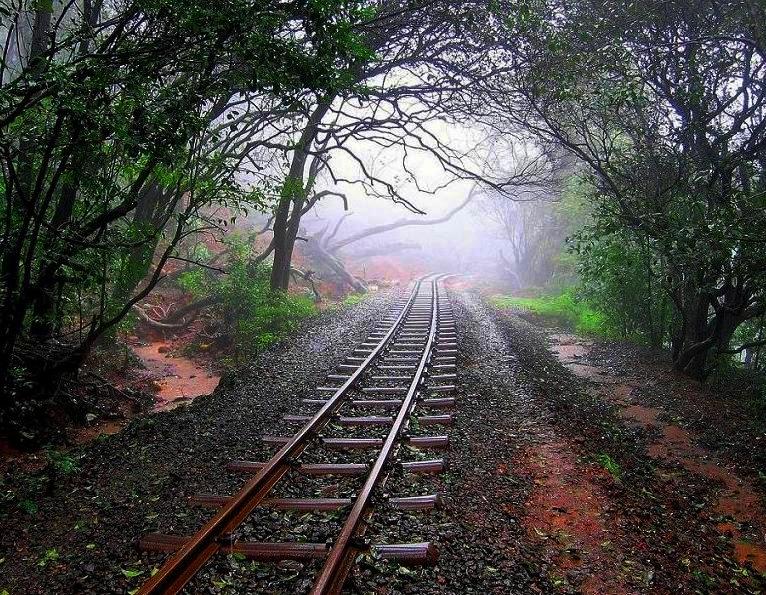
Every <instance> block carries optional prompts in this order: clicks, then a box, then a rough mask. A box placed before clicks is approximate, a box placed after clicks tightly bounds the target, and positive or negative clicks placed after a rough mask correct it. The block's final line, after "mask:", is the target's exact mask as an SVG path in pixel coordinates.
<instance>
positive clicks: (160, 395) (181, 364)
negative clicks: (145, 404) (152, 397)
mask: <svg viewBox="0 0 766 595" xmlns="http://www.w3.org/2000/svg"><path fill="white" fill-rule="evenodd" d="M131 349H132V350H133V352H134V353H135V354H136V356H138V358H139V360H140V362H141V364H142V365H143V367H144V369H145V373H146V375H147V376H148V377H149V378H151V382H152V384H153V388H154V390H155V394H156V397H157V402H156V403H155V405H154V407H153V411H155V412H156V411H170V410H171V409H174V408H175V407H177V406H178V405H180V404H181V403H183V402H186V401H191V400H192V399H195V398H196V397H201V396H205V395H209V394H211V393H212V392H213V391H214V390H215V388H216V387H217V386H218V383H219V382H220V380H221V377H220V376H219V375H218V374H216V373H215V372H213V371H212V370H211V367H210V366H209V365H205V364H203V363H202V362H199V363H198V362H196V361H193V360H191V359H189V358H187V357H183V356H180V355H177V353H175V350H174V348H173V345H172V343H170V342H169V341H163V340H159V341H151V342H138V341H137V342H135V344H133V345H132V346H131Z"/></svg>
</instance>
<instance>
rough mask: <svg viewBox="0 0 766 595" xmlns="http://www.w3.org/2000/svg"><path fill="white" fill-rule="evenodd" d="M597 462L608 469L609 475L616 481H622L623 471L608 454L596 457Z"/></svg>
mask: <svg viewBox="0 0 766 595" xmlns="http://www.w3.org/2000/svg"><path fill="white" fill-rule="evenodd" d="M596 462H597V463H598V464H599V465H601V466H602V467H603V468H604V469H606V470H607V471H608V472H609V474H610V475H611V476H612V477H614V478H615V479H620V476H621V475H622V469H621V468H620V465H619V463H618V462H617V461H615V460H614V459H613V458H612V457H610V456H609V455H608V454H606V453H602V454H600V455H597V456H596Z"/></svg>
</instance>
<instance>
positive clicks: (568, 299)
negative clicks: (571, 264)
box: [491, 288, 612, 335]
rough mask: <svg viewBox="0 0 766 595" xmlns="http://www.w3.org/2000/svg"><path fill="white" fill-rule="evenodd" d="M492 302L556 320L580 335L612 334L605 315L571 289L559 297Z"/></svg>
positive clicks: (508, 298)
mask: <svg viewBox="0 0 766 595" xmlns="http://www.w3.org/2000/svg"><path fill="white" fill-rule="evenodd" d="M491 301H492V303H493V304H494V305H495V306H497V307H499V308H520V309H523V310H528V311H529V312H532V313H533V314H537V315H539V316H545V317H548V318H554V319H556V320H558V321H559V322H561V323H563V324H566V325H568V326H570V327H572V328H573V329H574V330H576V331H577V332H579V333H584V334H598V335H610V334H612V333H611V329H610V328H609V327H608V325H607V324H606V321H605V318H604V315H603V314H602V313H601V312H600V311H598V310H595V309H593V308H592V307H591V306H589V305H588V304H587V303H586V302H584V301H583V300H581V299H579V298H578V297H577V296H576V294H575V291H574V290H573V289H571V288H570V289H568V290H566V291H564V292H563V293H561V294H559V295H547V296H540V297H534V298H530V297H516V296H493V297H492V298H491Z"/></svg>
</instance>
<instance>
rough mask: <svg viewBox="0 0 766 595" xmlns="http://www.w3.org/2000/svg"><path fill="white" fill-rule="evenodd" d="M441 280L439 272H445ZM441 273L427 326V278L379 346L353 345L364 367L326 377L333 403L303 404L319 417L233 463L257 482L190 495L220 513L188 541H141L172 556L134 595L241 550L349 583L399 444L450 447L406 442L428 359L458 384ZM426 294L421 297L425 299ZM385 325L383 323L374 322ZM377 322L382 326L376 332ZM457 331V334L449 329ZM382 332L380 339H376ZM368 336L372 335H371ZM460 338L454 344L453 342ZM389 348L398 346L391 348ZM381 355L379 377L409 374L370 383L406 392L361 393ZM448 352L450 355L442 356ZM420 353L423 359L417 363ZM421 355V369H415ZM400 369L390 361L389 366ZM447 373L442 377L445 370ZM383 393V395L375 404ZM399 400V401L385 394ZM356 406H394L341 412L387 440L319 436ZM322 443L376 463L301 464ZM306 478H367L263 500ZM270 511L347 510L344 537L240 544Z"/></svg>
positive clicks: (402, 501)
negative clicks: (289, 479) (263, 453)
mask: <svg viewBox="0 0 766 595" xmlns="http://www.w3.org/2000/svg"><path fill="white" fill-rule="evenodd" d="M442 277H443V276H442ZM442 277H432V278H431V279H430V280H429V284H430V289H431V295H430V309H429V311H430V320H427V321H426V320H425V319H426V315H425V314H424V309H425V306H424V305H423V304H422V301H423V299H422V297H421V296H420V293H421V290H422V286H423V284H424V282H425V279H426V278H424V279H421V280H419V281H417V282H416V284H415V287H414V288H413V290H412V293H411V294H410V296H409V299H408V300H407V301H406V303H405V304H404V305H403V306H401V310H400V311H399V312H398V315H396V316H395V317H393V318H392V315H391V316H386V317H384V318H383V321H384V323H385V324H390V327H389V328H388V330H387V331H385V332H383V331H382V330H381V331H377V332H375V333H374V334H375V335H376V338H375V341H368V342H365V343H363V344H362V345H361V346H360V347H357V348H356V349H355V350H354V351H353V352H352V353H353V354H357V353H359V354H362V355H363V357H359V356H356V355H353V354H352V356H349V357H347V359H346V361H347V362H352V361H353V362H358V363H355V364H354V365H353V366H351V365H349V364H341V366H340V368H341V369H342V370H345V369H349V368H350V369H352V370H353V371H352V372H350V373H349V374H347V375H346V374H332V375H329V376H328V378H330V379H338V380H344V382H343V384H342V385H341V386H340V387H319V388H318V389H317V391H318V392H319V393H323V392H324V393H329V392H332V395H331V396H329V398H328V399H323V398H320V399H304V403H308V404H317V405H320V409H319V411H317V412H316V414H314V415H313V416H311V417H309V416H285V419H286V420H287V421H292V422H301V423H302V422H306V423H305V425H303V427H302V428H301V429H300V430H298V431H297V432H296V433H295V434H294V435H293V436H288V437H279V436H266V437H264V441H265V442H266V443H272V444H277V445H281V448H280V449H279V451H278V452H277V453H276V454H274V456H273V457H272V458H271V459H270V460H269V461H267V462H265V463H256V462H250V461H237V462H234V463H231V464H230V465H229V469H230V470H233V471H240V472H244V473H253V474H254V475H253V477H252V478H251V479H250V480H248V481H247V482H246V483H245V484H244V486H243V487H242V488H241V489H240V490H239V491H237V492H236V493H235V494H234V495H231V496H229V495H217V494H203V495H200V496H196V497H193V498H191V499H190V503H192V504H193V505H198V506H210V507H218V511H217V513H216V514H215V515H214V516H213V517H212V518H211V519H210V520H209V521H208V522H206V523H205V525H204V526H203V527H202V528H201V529H200V530H199V531H198V532H197V533H196V534H194V535H193V536H191V537H179V536H170V535H149V536H146V537H145V538H143V539H142V540H141V544H140V545H141V547H142V548H143V549H147V550H153V551H163V552H172V555H171V557H170V558H169V559H168V560H167V561H166V562H165V564H164V565H163V566H162V567H161V568H160V570H159V571H158V572H157V573H156V574H155V575H154V576H153V577H151V578H150V579H149V580H148V581H147V582H146V583H145V584H144V585H143V586H142V587H141V589H140V590H139V591H138V592H139V593H140V594H157V593H177V592H179V591H180V590H181V589H182V588H183V587H184V586H185V585H186V584H187V583H188V582H189V580H191V578H192V577H193V576H194V575H195V574H196V573H197V572H198V571H199V569H200V568H201V567H202V566H203V565H204V564H205V563H206V562H207V561H208V560H209V559H210V558H211V557H212V556H214V555H215V554H216V553H217V552H228V553H242V554H244V555H247V556H249V557H255V558H257V559H261V560H279V559H288V558H291V559H297V560H306V559H312V558H325V564H324V566H323V568H322V571H321V572H320V574H319V577H318V579H317V581H316V583H315V585H314V588H313V590H312V593H314V594H315V595H316V594H325V593H340V590H341V588H342V586H343V583H344V581H345V579H346V576H347V575H348V572H349V571H350V569H351V567H352V565H353V562H354V559H355V556H356V554H357V553H358V552H359V551H360V549H362V548H366V549H370V548H369V546H365V545H360V544H361V543H362V542H361V541H360V538H361V536H362V535H363V533H364V530H365V528H366V524H365V522H364V521H365V520H366V519H368V518H369V515H370V514H371V512H372V497H373V493H374V492H375V491H376V489H378V488H380V487H381V485H382V484H383V483H385V481H386V478H387V470H388V469H389V468H390V465H389V463H390V462H391V459H392V457H393V455H394V454H395V452H396V450H397V448H398V447H399V444H401V443H403V442H404V443H409V444H410V445H412V446H417V447H419V448H446V447H447V446H448V444H449V439H448V437H447V436H424V437H409V436H404V435H403V433H404V430H406V428H407V426H408V424H409V419H410V415H411V413H412V411H413V409H414V406H415V402H416V399H417V397H418V396H419V393H420V392H421V388H422V386H421V385H422V383H423V379H424V373H425V371H426V368H427V367H428V365H429V363H430V362H431V361H432V360H434V361H438V362H439V363H438V364H437V365H434V366H433V367H434V368H437V369H439V373H440V376H435V378H438V379H440V380H449V379H451V378H454V374H449V373H448V372H449V371H451V370H452V369H454V364H444V363H442V362H443V361H444V360H450V359H452V360H454V355H453V354H454V353H455V352H454V350H453V349H452V347H453V346H454V343H449V344H448V345H446V347H449V349H447V350H445V349H444V348H442V349H441V351H440V350H439V347H438V341H437V336H438V333H439V289H438V282H439V280H440V279H441V278H442ZM419 298H420V301H419ZM378 326H380V325H378ZM378 326H376V329H377V328H378ZM426 331H427V333H428V334H427V337H426V340H425V343H419V342H418V340H417V338H420V337H422V336H424V335H425V333H426ZM450 332H451V334H452V335H454V330H453V331H450ZM381 334H382V336H380V335H381ZM397 334H401V339H397V340H396V341H394V342H393V343H392V340H393V339H394V337H396V336H397ZM370 336H372V333H371V335H370ZM448 340H450V341H454V339H448ZM390 344H398V345H396V347H397V348H396V349H393V348H389V345H390ZM384 353H385V358H386V361H384V362H383V364H388V365H383V364H381V363H378V364H377V365H378V366H379V369H380V370H381V371H384V370H385V372H384V373H385V374H389V373H390V372H388V371H387V370H393V373H398V372H401V371H404V370H406V371H407V375H406V376H377V377H375V376H374V377H373V379H376V378H377V379H382V380H394V381H395V380H403V381H405V380H406V381H409V385H408V387H406V388H405V387H402V388H396V387H359V386H358V382H359V380H360V378H361V376H362V375H363V374H364V373H365V372H366V371H367V370H368V369H369V368H370V367H371V366H372V365H373V363H374V362H376V361H378V360H379V359H383V358H382V356H383V354H384ZM444 353H447V354H448V355H444ZM415 355H419V358H415ZM415 359H417V363H415ZM390 364H394V365H390ZM442 372H444V373H442ZM451 389H454V386H452V385H443V386H441V387H438V386H437V387H432V390H433V391H434V392H442V390H445V391H446V390H451ZM352 390H354V391H358V392H360V393H361V394H364V395H365V398H366V395H367V394H370V396H371V397H372V398H370V399H368V400H365V398H362V399H353V400H351V399H349V398H348V395H349V393H350V392H351V391H352ZM376 395H380V396H381V398H376ZM389 397H395V398H389ZM349 402H350V403H351V405H352V406H354V407H356V406H359V407H377V408H382V409H395V410H396V411H397V413H396V416H395V417H394V416H392V415H388V416H378V415H375V416H370V415H366V416H359V417H352V416H345V417H339V418H338V420H336V421H339V423H340V424H341V425H343V426H379V425H389V424H391V426H390V430H389V432H388V434H387V436H386V438H385V439H378V438H324V437H321V436H319V434H318V432H319V430H321V429H322V428H324V427H325V426H326V425H327V424H328V422H329V421H330V419H331V418H332V417H333V416H334V415H335V414H336V412H337V411H338V409H339V408H340V407H341V406H343V404H344V403H349ZM454 402H455V400H454V398H443V397H439V398H431V399H422V400H421V403H423V404H424V405H425V406H427V407H431V408H434V409H444V408H449V407H452V406H453V405H454ZM422 419H423V421H424V424H426V425H427V424H439V425H450V424H451V423H452V421H453V418H452V416H451V415H431V416H423V417H422ZM315 438H318V439H319V440H318V442H317V443H318V444H321V445H322V446H323V447H325V448H340V449H349V448H374V449H379V454H378V455H377V458H376V459H375V461H374V463H372V464H371V465H370V464H355V463H326V464H313V465H312V464H298V462H297V457H298V456H299V455H300V454H301V453H302V452H303V451H304V450H305V449H306V448H307V446H308V445H309V444H310V443H312V442H314V439H315ZM402 467H403V468H405V469H407V470H408V471H409V472H412V473H438V472H440V471H441V470H443V469H444V462H443V461H441V460H435V461H415V462H411V463H403V464H402ZM291 469H292V470H294V471H296V472H298V473H305V474H309V475H347V476H362V475H366V479H365V482H364V486H363V487H362V489H361V493H360V494H359V495H358V496H357V497H356V498H355V499H354V500H351V499H311V498H307V499H290V498H281V499H280V498H267V496H268V494H269V493H270V492H271V490H272V488H273V487H274V485H275V484H276V483H277V482H278V481H279V480H280V479H281V478H282V477H283V476H284V475H285V474H286V473H287V472H288V471H289V470H291ZM389 504H390V505H392V506H394V507H397V508H400V509H405V510H428V509H432V508H435V507H437V506H438V505H439V498H438V496H436V495H429V496H418V497H410V498H390V499H389ZM258 506H262V507H269V508H277V509H283V510H303V511H308V510H315V511H316V510H319V511H321V510H337V509H341V508H347V507H348V508H350V512H349V515H348V517H347V520H346V522H345V523H344V526H343V528H342V529H341V533H340V534H339V536H338V538H337V539H336V540H335V542H334V543H333V545H332V547H331V548H330V550H329V553H328V551H327V548H328V546H327V544H289V543H287V544H286V543H255V542H242V541H237V540H236V539H234V537H233V532H234V530H235V529H236V528H237V527H238V526H239V525H240V524H242V523H243V522H244V521H245V520H246V519H247V517H248V516H249V515H250V514H251V513H252V512H253V510H254V509H255V508H256V507H258ZM372 549H374V550H375V551H376V552H377V553H378V554H379V555H381V556H383V557H386V558H392V559H397V560H399V561H401V562H403V563H408V562H409V563H428V562H432V561H433V560H434V559H435V556H436V552H435V549H434V548H433V546H431V545H430V544H427V543H426V544H422V543H420V544H399V545H378V546H372Z"/></svg>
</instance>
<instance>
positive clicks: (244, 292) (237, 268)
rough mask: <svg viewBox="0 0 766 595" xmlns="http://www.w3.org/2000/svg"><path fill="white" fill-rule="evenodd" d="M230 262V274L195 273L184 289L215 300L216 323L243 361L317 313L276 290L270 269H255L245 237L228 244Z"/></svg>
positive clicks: (307, 302) (184, 280)
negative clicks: (273, 289) (273, 286)
mask: <svg viewBox="0 0 766 595" xmlns="http://www.w3.org/2000/svg"><path fill="white" fill-rule="evenodd" d="M228 252H229V262H228V263H227V265H226V271H227V273H226V274H225V275H217V276H212V275H210V274H209V272H206V271H204V270H202V269H192V270H191V271H189V272H188V273H184V274H183V275H181V277H180V278H179V280H178V282H179V285H180V286H181V287H182V289H184V290H185V291H188V292H190V293H193V294H194V295H195V296H196V297H198V298H207V297H212V298H215V303H216V308H217V314H216V316H215V321H216V322H215V324H216V325H217V326H218V327H219V330H218V331H217V332H218V333H219V334H220V333H223V334H224V335H225V337H226V339H227V341H228V343H229V344H230V347H231V350H232V352H233V361H234V362H240V361H244V360H246V359H247V358H248V357H251V356H252V355H254V354H256V353H258V352H260V351H262V350H263V349H265V348H267V347H269V346H270V345H272V344H274V343H275V342H276V341H278V340H279V339H281V338H282V337H284V336H285V335H286V334H287V333H289V332H290V331H292V330H293V329H294V328H295V327H296V325H297V324H298V323H299V322H300V321H301V320H303V319H304V318H306V317H308V316H311V315H313V314H315V313H316V306H315V305H314V302H313V301H312V300H311V298H309V297H307V296H302V295H292V294H288V293H283V292H275V291H272V290H271V289H270V270H269V268H268V267H267V266H265V265H261V266H254V265H253V264H252V262H251V258H252V252H251V245H250V244H249V243H248V241H247V240H246V239H244V238H239V237H236V236H234V237H232V238H230V239H229V240H228Z"/></svg>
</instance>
